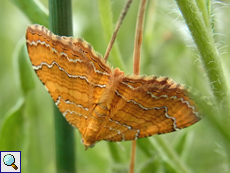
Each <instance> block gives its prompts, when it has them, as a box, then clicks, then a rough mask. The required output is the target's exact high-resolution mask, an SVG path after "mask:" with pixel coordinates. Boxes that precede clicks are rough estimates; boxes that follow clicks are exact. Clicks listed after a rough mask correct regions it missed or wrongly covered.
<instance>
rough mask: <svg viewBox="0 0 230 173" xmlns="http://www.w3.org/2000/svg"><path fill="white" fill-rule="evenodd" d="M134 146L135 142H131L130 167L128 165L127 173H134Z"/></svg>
mask: <svg viewBox="0 0 230 173" xmlns="http://www.w3.org/2000/svg"><path fill="white" fill-rule="evenodd" d="M136 145H137V142H136V140H133V141H132V149H131V159H130V165H129V173H134V166H135V155H136V154H135V153H136Z"/></svg>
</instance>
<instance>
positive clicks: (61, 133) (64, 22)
mask: <svg viewBox="0 0 230 173" xmlns="http://www.w3.org/2000/svg"><path fill="white" fill-rule="evenodd" d="M49 12H50V29H51V31H52V32H54V33H55V34H58V35H65V36H71V35H72V32H73V31H72V8H71V0H65V1H63V0H49ZM54 121H55V137H56V141H55V142H56V168H57V172H60V173H62V172H68V173H70V172H76V171H75V156H74V153H75V149H74V148H75V145H74V129H73V128H72V126H70V125H69V123H68V122H67V121H66V120H65V119H64V117H63V115H62V114H61V113H60V111H59V110H58V108H57V107H56V106H54Z"/></svg>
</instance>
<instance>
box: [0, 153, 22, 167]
mask: <svg viewBox="0 0 230 173" xmlns="http://www.w3.org/2000/svg"><path fill="white" fill-rule="evenodd" d="M3 162H4V164H5V165H7V166H12V167H13V168H14V169H15V170H17V169H18V167H17V166H16V165H15V164H14V163H15V158H14V156H13V155H11V154H7V155H5V156H4V158H3Z"/></svg>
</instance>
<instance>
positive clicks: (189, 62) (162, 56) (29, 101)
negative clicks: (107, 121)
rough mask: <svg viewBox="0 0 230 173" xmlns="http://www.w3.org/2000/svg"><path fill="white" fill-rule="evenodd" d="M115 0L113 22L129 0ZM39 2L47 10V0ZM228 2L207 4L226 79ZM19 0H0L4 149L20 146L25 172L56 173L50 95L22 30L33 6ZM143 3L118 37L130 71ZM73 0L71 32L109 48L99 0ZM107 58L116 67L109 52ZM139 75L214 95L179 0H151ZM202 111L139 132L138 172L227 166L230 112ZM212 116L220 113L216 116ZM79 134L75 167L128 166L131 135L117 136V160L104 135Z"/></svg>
mask: <svg viewBox="0 0 230 173" xmlns="http://www.w3.org/2000/svg"><path fill="white" fill-rule="evenodd" d="M36 2H37V1H36ZM111 2H112V3H111V7H112V11H108V13H112V14H113V21H114V23H115V22H116V21H117V19H118V17H119V14H120V11H121V10H122V7H123V5H124V1H123V0H112V1H111ZM207 2H208V1H207ZM38 3H40V7H42V8H43V9H44V11H45V12H47V14H48V10H47V9H48V1H46V0H42V1H39V2H38ZM227 3H229V1H222V2H220V1H212V2H211V10H210V11H211V20H212V25H213V33H214V34H213V35H214V38H215V41H216V46H217V49H218V51H219V58H220V61H221V63H222V66H223V70H224V72H225V78H226V81H227V82H228V81H229V66H230V55H229V52H230V48H229V46H228V45H229V44H230V32H229V27H230V18H229V16H230V6H229V4H227ZM16 4H17V1H14V0H10V1H8V0H0V31H1V32H0V55H1V58H0V151H2V150H5V151H9V150H16V151H22V172H25V173H27V172H33V173H36V172H38V173H40V172H42V173H43V172H49V173H51V172H56V168H55V143H54V122H53V106H52V105H53V101H52V99H51V97H50V96H49V94H48V92H47V91H46V90H45V88H44V87H43V85H42V83H41V82H40V81H39V79H38V78H37V77H36V75H35V73H34V72H33V69H32V66H31V65H30V62H29V57H28V55H27V53H26V47H25V32H26V28H27V26H28V25H29V24H31V22H30V20H29V19H28V17H29V16H26V15H25V14H24V11H23V8H24V9H25V8H27V9H25V10H28V8H31V9H29V10H31V11H33V8H32V7H30V6H28V7H22V8H21V9H19V8H18V6H17V5H16ZM138 5H139V1H137V0H134V2H133V4H132V6H131V8H130V10H129V12H128V14H127V16H126V18H125V20H124V22H123V25H122V26H121V29H120V31H119V33H118V37H117V44H118V45H117V46H118V47H119V50H120V54H121V57H122V59H123V62H124V64H125V66H124V67H120V68H122V70H124V71H125V72H126V74H132V70H133V64H132V61H133V60H132V53H133V44H134V36H135V26H136V18H137V11H138ZM72 7H73V10H72V11H73V25H74V37H76V36H78V37H81V38H84V39H85V40H86V41H87V42H89V43H90V44H91V45H92V46H93V47H94V49H95V50H96V51H98V52H100V53H101V54H102V55H104V53H105V50H106V47H107V44H108V41H107V40H108V38H106V37H107V36H106V35H105V33H104V32H103V28H102V25H101V19H100V13H102V12H101V11H100V10H99V8H98V1H96V0H95V1H92V0H84V1H77V0H76V1H73V4H72ZM31 15H36V13H35V14H32V13H31ZM47 19H48V18H47ZM41 20H42V19H41ZM44 20H46V18H44ZM47 23H48V21H47ZM108 61H110V62H111V64H112V66H114V67H117V66H116V62H115V60H114V59H113V57H112V55H111V57H109V59H108ZM141 74H142V75H158V76H168V77H170V78H172V79H173V80H174V81H176V82H178V83H181V84H186V85H189V86H192V87H193V88H195V89H196V90H198V91H199V92H201V93H203V94H204V95H211V90H210V85H209V84H208V80H207V76H206V73H205V71H204V69H203V67H202V64H201V61H200V59H199V53H198V52H197V50H196V46H195V44H194V42H193V40H192V38H191V35H190V33H189V31H188V29H187V27H186V25H185V22H184V20H183V18H182V16H181V14H180V11H179V10H178V8H177V5H176V3H175V1H174V0H164V1H153V0H150V1H149V3H148V5H147V12H146V20H145V30H144V37H143V46H142V56H141ZM226 112H227V111H226ZM205 114H206V118H204V119H203V120H202V121H200V122H198V123H197V124H195V125H193V126H191V127H189V128H186V129H184V130H181V131H179V132H176V133H170V134H164V135H160V136H152V137H150V138H149V139H139V140H138V141H137V143H138V147H137V151H136V165H135V172H143V173H144V172H157V173H161V172H162V173H163V172H170V173H171V172H181V171H180V169H179V170H177V167H184V168H185V170H186V172H194V173H203V172H209V173H216V172H221V173H225V172H226V173H229V172H230V154H229V153H230V145H229V144H230V141H229V140H230V139H229V138H228V133H227V132H228V131H229V133H230V127H229V126H230V118H229V116H230V115H228V114H226V113H225V111H224V110H218V111H217V112H214V111H206V112H205ZM210 117H216V121H218V123H216V122H215V121H213V118H210ZM220 124H221V127H220ZM75 134H76V135H75V136H76V167H77V170H78V172H80V173H81V172H84V173H85V172H100V173H101V172H128V168H129V159H130V150H131V142H130V141H127V142H119V143H114V144H115V145H116V148H118V149H119V154H118V155H119V157H120V159H119V161H117V160H116V159H114V158H113V157H112V156H111V149H110V148H109V146H108V142H106V141H101V142H99V143H97V144H96V146H95V147H94V148H92V149H88V150H87V151H85V150H84V146H83V145H82V144H81V142H80V135H79V132H78V130H77V129H76V130H75ZM70 162H71V160H70Z"/></svg>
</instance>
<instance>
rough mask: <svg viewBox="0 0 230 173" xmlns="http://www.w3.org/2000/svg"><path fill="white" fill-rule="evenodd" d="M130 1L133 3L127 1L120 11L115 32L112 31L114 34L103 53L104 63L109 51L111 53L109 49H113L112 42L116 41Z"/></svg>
mask: <svg viewBox="0 0 230 173" xmlns="http://www.w3.org/2000/svg"><path fill="white" fill-rule="evenodd" d="M132 1H133V0H128V1H127V3H126V4H125V6H124V8H123V10H122V12H121V14H120V17H119V20H118V21H117V24H116V27H115V30H114V33H113V35H112V38H111V40H110V42H109V44H108V47H107V49H106V52H105V56H104V59H105V60H106V61H107V59H108V57H109V53H110V51H111V49H112V47H113V44H114V42H115V39H116V37H117V33H118V30H119V29H120V26H121V24H122V22H123V20H124V18H125V16H126V14H127V11H128V9H129V7H130V4H131V3H132Z"/></svg>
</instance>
